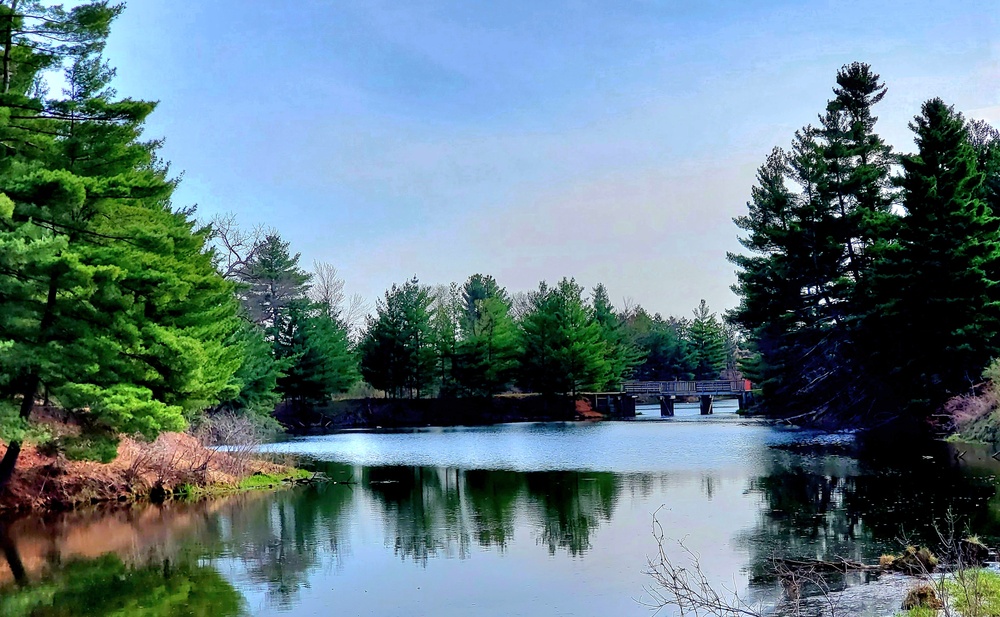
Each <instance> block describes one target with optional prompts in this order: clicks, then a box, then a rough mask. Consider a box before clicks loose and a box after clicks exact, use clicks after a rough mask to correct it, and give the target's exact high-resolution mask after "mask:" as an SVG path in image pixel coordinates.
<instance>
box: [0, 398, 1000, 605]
mask: <svg viewBox="0 0 1000 617" xmlns="http://www.w3.org/2000/svg"><path fill="white" fill-rule="evenodd" d="M640 411H641V412H643V415H642V416H640V417H639V418H638V419H637V420H635V421H622V422H596V423H578V422H574V423H525V424H505V425H499V426H490V427H475V428H422V429H414V430H406V431H393V432H371V431H352V432H343V433H338V434H333V435H326V436H319V437H306V438H299V439H293V440H290V441H285V442H282V443H277V444H270V445H268V446H267V447H266V449H267V450H269V451H272V452H275V453H277V454H283V455H289V456H293V457H295V458H296V460H298V461H299V462H300V464H302V465H304V466H306V467H309V468H311V469H315V470H317V471H322V472H323V473H325V474H326V475H328V476H329V477H330V478H331V479H332V480H335V481H337V482H338V483H337V484H334V483H322V484H315V485H309V486H302V487H296V488H292V489H288V490H281V491H275V492H255V493H249V494H243V495H237V496H233V497H227V498H219V499H211V500H206V501H201V502H197V503H170V504H165V505H161V506H154V505H147V506H136V507H132V508H128V509H118V510H112V511H109V510H107V509H99V510H94V511H83V512H74V513H69V514H64V515H50V516H47V517H25V518H20V519H16V520H8V521H4V522H2V523H0V553H2V558H0V615H4V616H5V617H6V616H8V615H11V616H17V617H20V616H22V615H24V616H26V615H111V614H115V615H119V614H120V615H211V616H212V617H223V616H226V615H254V616H264V615H331V614H343V615H415V616H420V615H427V616H431V615H433V616H436V617H441V616H450V615H455V616H459V615H460V616H462V617H476V616H486V615H490V616H494V615H545V616H555V615H574V616H611V615H615V616H628V615H636V616H642V615H649V614H650V608H649V607H648V606H646V605H647V604H649V603H655V586H654V581H653V579H652V578H651V577H650V575H649V574H648V572H647V570H648V563H647V559H648V558H649V557H652V556H654V555H656V554H657V550H658V545H657V541H656V540H655V538H654V536H653V533H652V532H653V523H654V518H655V519H656V522H657V524H658V525H659V527H660V528H662V530H663V533H664V535H665V536H666V540H665V549H666V551H667V553H668V555H670V556H671V558H673V559H678V560H680V559H682V558H683V553H682V551H681V548H680V545H679V544H678V541H680V542H683V544H684V546H686V547H687V548H688V549H690V550H691V551H693V552H695V553H696V554H697V555H698V556H699V558H700V564H701V567H702V569H703V571H704V572H705V573H706V575H707V576H708V577H709V578H710V580H712V581H713V583H715V584H720V585H728V586H729V587H734V586H735V587H736V588H738V589H740V590H741V591H742V592H744V593H745V594H747V595H748V596H749V597H751V598H753V599H755V600H758V601H761V602H763V603H765V604H772V603H775V602H779V601H780V597H781V592H780V588H779V586H778V585H777V584H776V582H775V581H774V580H773V579H772V578H771V577H770V575H769V564H770V563H771V559H772V557H773V556H775V555H780V556H784V557H797V558H826V559H828V558H833V557H845V558H850V559H857V560H863V561H875V560H877V559H878V556H879V555H880V554H881V553H884V552H888V551H897V552H898V550H899V549H900V547H901V542H902V541H906V540H908V541H913V542H919V541H920V540H926V539H927V538H930V537H933V536H932V534H933V533H934V532H933V529H932V526H933V525H934V524H935V523H937V524H938V525H942V524H944V523H943V522H944V521H946V519H947V518H948V515H949V513H951V515H952V518H953V519H955V520H956V521H957V523H956V524H957V525H958V526H960V527H962V530H964V529H965V527H970V528H971V529H973V530H974V531H976V532H978V533H979V534H981V535H983V536H985V537H987V538H990V539H995V538H997V537H1000V524H998V522H1000V519H998V507H997V506H998V505H1000V504H998V497H997V490H996V484H997V480H996V477H995V474H996V472H997V470H998V469H1000V466H998V464H997V463H996V462H995V461H993V459H991V458H990V456H989V454H991V453H992V452H991V451H989V450H987V449H985V448H974V447H961V448H960V449H959V450H956V449H955V448H954V447H950V446H946V445H944V444H940V443H926V444H923V443H921V444H910V445H908V446H907V447H904V448H888V447H885V446H884V445H882V444H878V443H874V444H865V445H864V446H863V447H859V446H857V444H855V443H854V440H853V438H852V437H851V436H850V435H822V434H819V433H815V432H809V431H802V430H796V429H790V428H780V427H775V426H771V425H769V424H766V423H764V422H761V421H758V420H754V419H742V418H740V417H738V416H736V415H735V413H731V412H732V411H735V408H733V407H728V406H727V403H726V402H721V403H720V404H717V412H716V414H715V415H713V416H700V415H698V411H697V406H696V405H680V406H678V409H677V416H676V417H674V418H669V419H660V418H659V417H658V409H657V408H656V407H640ZM959 452H961V454H960V456H961V458H958V459H957V458H956V455H957V454H958V453H959ZM860 583H862V581H860V580H857V579H848V580H842V581H835V582H834V587H835V589H834V590H835V591H837V592H840V591H841V590H842V589H843V590H845V591H843V596H844V598H845V599H844V601H845V602H855V603H856V606H857V608H856V611H857V614H871V615H878V614H886V613H887V612H888V613H889V614H891V612H892V609H894V608H895V606H893V604H894V603H897V602H898V593H899V592H900V589H901V588H902V586H903V585H905V581H899V580H896V579H894V578H893V577H891V576H890V577H883V580H880V581H878V582H873V583H870V584H860ZM883 596H884V599H880V598H882V597H883ZM660 614H661V615H671V614H673V613H672V612H671V610H670V609H664V610H663V611H662V612H661V613H660Z"/></svg>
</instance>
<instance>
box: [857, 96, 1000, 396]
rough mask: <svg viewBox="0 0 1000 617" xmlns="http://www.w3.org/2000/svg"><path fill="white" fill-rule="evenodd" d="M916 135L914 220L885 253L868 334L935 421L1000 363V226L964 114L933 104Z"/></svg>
mask: <svg viewBox="0 0 1000 617" xmlns="http://www.w3.org/2000/svg"><path fill="white" fill-rule="evenodd" d="M910 128H911V129H912V130H913V131H914V133H915V134H916V142H917V147H918V152H917V153H916V154H912V155H908V156H904V157H903V159H902V165H903V170H904V174H903V176H902V178H901V179H900V186H901V187H902V190H903V207H904V208H905V209H906V216H904V217H903V218H902V219H901V220H900V222H899V230H898V242H896V243H894V244H892V245H889V246H886V247H884V249H883V250H882V251H881V253H880V254H879V257H880V259H879V261H878V262H877V264H876V276H875V277H874V280H873V284H872V288H873V291H872V296H873V298H874V302H875V309H874V310H873V311H872V312H871V313H870V314H869V315H868V317H867V319H866V323H865V326H866V327H865V334H866V336H867V337H868V340H869V341H870V344H869V345H868V349H869V351H870V353H871V355H872V356H873V357H874V360H873V361H872V364H873V365H874V366H875V367H876V370H878V371H879V372H882V373H884V374H887V375H889V383H890V385H891V386H892V389H893V392H894V394H895V395H896V397H897V400H898V401H900V402H901V403H902V404H904V405H907V404H908V406H910V407H911V408H913V409H915V410H918V411H922V412H927V411H930V410H933V409H934V408H935V407H936V406H937V405H939V404H941V403H943V402H944V400H945V399H946V398H947V397H949V396H952V395H955V394H958V393H963V392H969V391H971V388H972V385H973V384H974V383H975V382H976V381H977V379H978V377H979V375H981V374H982V371H983V369H984V368H985V367H986V365H987V364H988V363H989V361H990V360H991V359H992V358H995V357H997V355H998V354H1000V339H998V335H1000V280H998V279H997V278H996V273H998V272H1000V269H998V265H1000V219H998V218H997V216H996V215H995V214H994V213H993V212H992V211H991V210H990V209H989V208H988V207H987V205H986V203H985V202H984V200H983V193H982V190H981V188H982V183H983V174H982V172H980V171H979V170H978V169H977V157H976V151H975V149H974V148H973V147H972V145H971V144H970V142H969V133H968V131H967V127H966V125H965V122H964V119H963V118H962V115H961V114H959V113H956V112H955V111H954V110H953V109H952V108H951V107H950V106H948V105H946V104H945V103H944V102H943V101H942V100H941V99H932V100H930V101H927V102H926V103H924V105H923V107H922V108H921V114H920V115H918V116H917V117H916V118H915V119H914V121H913V122H912V123H911V124H910Z"/></svg>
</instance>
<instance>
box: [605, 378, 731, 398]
mask: <svg viewBox="0 0 1000 617" xmlns="http://www.w3.org/2000/svg"><path fill="white" fill-rule="evenodd" d="M622 390H623V391H624V392H625V393H627V394H674V395H680V396H686V395H697V394H741V393H743V392H749V391H750V382H749V381H747V380H733V381H728V380H712V381H626V382H625V383H624V384H622Z"/></svg>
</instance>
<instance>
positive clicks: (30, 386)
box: [0, 275, 59, 493]
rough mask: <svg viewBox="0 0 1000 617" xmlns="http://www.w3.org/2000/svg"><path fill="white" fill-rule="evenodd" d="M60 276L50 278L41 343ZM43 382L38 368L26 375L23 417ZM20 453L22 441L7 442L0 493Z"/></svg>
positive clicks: (52, 312) (28, 414)
mask: <svg viewBox="0 0 1000 617" xmlns="http://www.w3.org/2000/svg"><path fill="white" fill-rule="evenodd" d="M58 278H59V277H58V276H57V275H52V277H51V278H50V279H49V293H48V297H47V299H46V301H45V313H44V314H43V315H42V321H41V323H40V324H39V327H38V343H39V345H44V344H45V343H46V341H48V334H49V328H51V327H52V324H53V322H54V321H55V306H56V292H57V291H58V289H59V288H58V286H57V283H58ZM41 382H42V380H41V376H40V375H39V374H38V369H37V368H36V369H35V370H34V371H33V372H32V373H31V374H29V375H28V376H27V377H25V379H24V384H23V385H22V388H21V409H20V413H19V414H18V415H20V416H21V419H23V420H27V419H28V418H30V417H31V410H32V409H34V407H35V394H37V393H38V386H39V385H40V384H41ZM20 455H21V442H20V441H12V442H10V443H9V444H7V452H6V453H5V454H4V456H3V460H0V493H2V492H3V491H4V490H6V488H7V483H8V482H10V478H11V476H13V475H14V466H15V465H16V464H17V459H18V457H19V456H20Z"/></svg>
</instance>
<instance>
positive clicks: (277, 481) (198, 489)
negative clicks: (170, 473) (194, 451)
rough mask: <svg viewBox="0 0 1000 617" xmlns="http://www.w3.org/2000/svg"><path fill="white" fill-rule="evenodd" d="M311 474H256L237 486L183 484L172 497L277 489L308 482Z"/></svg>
mask: <svg viewBox="0 0 1000 617" xmlns="http://www.w3.org/2000/svg"><path fill="white" fill-rule="evenodd" d="M312 477H313V474H312V472H309V471H306V470H304V469H291V470H290V471H289V472H288V473H282V474H264V473H256V474H254V475H252V476H247V477H246V478H243V479H242V480H240V481H239V482H238V483H237V484H209V485H207V486H195V485H193V484H185V485H184V486H182V487H180V488H179V489H177V490H175V491H174V497H175V498H176V497H181V498H184V499H198V498H201V497H208V496H211V495H224V494H227V493H239V492H243V491H260V490H265V489H271V488H278V487H279V486H281V485H283V484H284V483H286V482H294V481H295V480H308V479H309V478H312Z"/></svg>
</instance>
